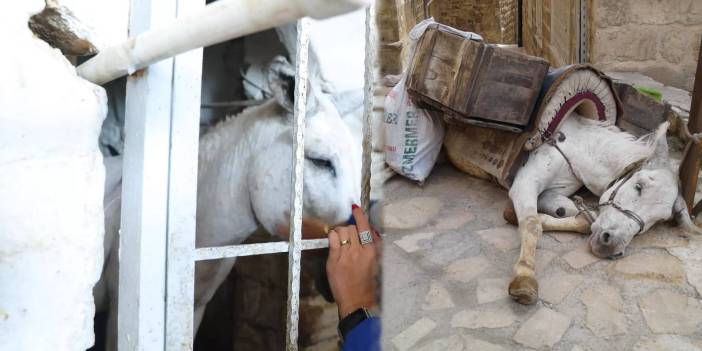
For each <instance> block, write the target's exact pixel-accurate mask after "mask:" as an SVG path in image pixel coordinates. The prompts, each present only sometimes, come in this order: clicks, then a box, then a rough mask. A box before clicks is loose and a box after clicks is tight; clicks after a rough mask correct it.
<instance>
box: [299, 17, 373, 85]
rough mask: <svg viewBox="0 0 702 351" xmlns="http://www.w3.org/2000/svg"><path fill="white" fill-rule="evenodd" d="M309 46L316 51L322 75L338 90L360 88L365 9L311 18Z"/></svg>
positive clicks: (363, 68) (364, 41)
mask: <svg viewBox="0 0 702 351" xmlns="http://www.w3.org/2000/svg"><path fill="white" fill-rule="evenodd" d="M310 45H311V46H313V47H314V50H315V51H316V55H317V57H318V59H319V66H320V68H321V71H322V76H324V78H326V79H327V80H329V81H330V82H332V84H334V87H335V88H336V90H337V91H340V92H341V91H347V90H356V89H363V82H364V80H363V73H364V71H365V58H366V54H365V50H366V12H365V9H360V10H356V11H354V12H349V13H347V14H344V15H340V16H336V17H332V18H329V19H325V20H313V21H312V26H311V28H310Z"/></svg>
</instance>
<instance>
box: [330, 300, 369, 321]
mask: <svg viewBox="0 0 702 351" xmlns="http://www.w3.org/2000/svg"><path fill="white" fill-rule="evenodd" d="M337 306H338V311H339V319H343V318H344V317H346V316H348V315H349V314H351V313H353V312H354V311H356V310H358V309H359V308H365V309H367V310H370V309H373V308H375V307H376V304H375V301H373V300H368V301H366V302H360V301H359V302H354V303H339V304H338V305H337Z"/></svg>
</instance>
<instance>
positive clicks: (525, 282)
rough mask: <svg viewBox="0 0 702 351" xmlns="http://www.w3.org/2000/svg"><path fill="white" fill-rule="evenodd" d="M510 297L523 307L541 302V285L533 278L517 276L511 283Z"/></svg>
mask: <svg viewBox="0 0 702 351" xmlns="http://www.w3.org/2000/svg"><path fill="white" fill-rule="evenodd" d="M509 296H512V298H513V299H515V300H517V302H519V303H521V304H522V305H533V304H535V303H536V301H538V300H539V283H538V282H537V281H536V279H534V278H533V277H529V276H516V277H514V279H512V282H511V283H509Z"/></svg>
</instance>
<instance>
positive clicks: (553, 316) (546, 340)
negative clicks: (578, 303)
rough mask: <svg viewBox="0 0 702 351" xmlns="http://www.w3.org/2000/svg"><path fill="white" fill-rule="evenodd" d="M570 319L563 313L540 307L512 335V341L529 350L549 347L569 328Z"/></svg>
mask: <svg viewBox="0 0 702 351" xmlns="http://www.w3.org/2000/svg"><path fill="white" fill-rule="evenodd" d="M570 323H571V318H570V317H569V316H567V315H565V314H563V313H559V312H556V311H554V310H552V309H549V308H546V307H541V308H539V310H538V311H536V313H534V315H533V316H531V318H529V319H528V320H527V321H526V322H524V324H522V326H521V328H519V330H517V333H516V334H514V341H516V342H518V343H520V344H522V345H524V346H528V347H531V348H535V349H538V348H542V347H544V346H547V347H551V346H553V345H554V344H555V343H557V342H558V341H559V340H561V337H562V336H563V334H564V333H565V332H566V330H568V328H569V327H570Z"/></svg>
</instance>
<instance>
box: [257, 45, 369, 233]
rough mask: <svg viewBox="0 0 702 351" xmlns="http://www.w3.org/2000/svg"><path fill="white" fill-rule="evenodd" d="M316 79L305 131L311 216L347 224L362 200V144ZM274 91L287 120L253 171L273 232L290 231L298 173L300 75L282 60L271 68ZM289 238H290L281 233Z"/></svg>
mask: <svg viewBox="0 0 702 351" xmlns="http://www.w3.org/2000/svg"><path fill="white" fill-rule="evenodd" d="M315 82H316V80H314V79H310V80H309V86H308V98H307V99H308V103H307V114H306V123H305V131H304V140H305V141H304V144H305V148H304V149H305V155H304V157H305V161H304V186H303V188H304V190H303V202H304V213H303V215H304V216H305V217H308V216H309V217H315V218H319V219H321V220H323V221H325V222H327V223H329V224H335V223H340V222H343V221H345V220H346V219H347V218H348V217H349V216H350V215H351V205H352V204H354V203H358V201H359V199H360V195H361V185H360V184H361V145H360V144H359V143H358V142H356V140H355V139H354V138H353V136H352V135H351V132H350V130H349V128H348V127H347V126H346V124H345V123H344V121H343V120H342V118H341V117H340V116H339V113H338V111H337V109H336V108H335V107H334V105H333V103H332V100H331V96H330V95H328V94H325V93H323V92H322V89H320V88H319V87H318V86H316V85H315ZM269 86H270V88H271V90H272V92H273V96H274V99H275V100H276V101H277V103H278V105H279V106H280V108H281V114H282V115H284V116H285V118H282V119H281V120H280V121H279V123H283V124H284V125H285V127H284V128H281V129H279V132H278V134H277V135H275V136H274V139H276V140H271V141H270V142H268V143H266V145H265V146H264V147H265V149H266V150H259V156H263V155H264V154H265V155H269V157H256V158H255V161H254V163H253V165H252V167H253V169H252V170H251V172H249V175H250V179H249V183H250V184H251V185H252V187H251V189H252V194H251V198H252V199H251V200H252V207H253V210H254V212H255V213H256V217H257V219H258V220H259V221H260V222H261V224H262V225H263V226H264V227H265V228H266V230H268V231H269V232H270V233H275V232H277V230H276V228H280V226H281V225H282V226H283V227H287V223H288V221H289V217H288V214H289V213H290V208H291V203H290V193H291V192H290V189H291V185H292V184H291V183H292V182H291V171H292V161H291V157H292V149H291V146H292V140H293V133H292V128H291V126H292V116H293V107H294V88H295V71H294V69H293V67H292V66H291V65H290V64H289V63H288V62H287V60H285V59H284V58H282V57H280V56H279V57H276V58H275V59H274V60H273V62H272V63H271V66H270V69H269ZM278 234H281V235H285V233H278Z"/></svg>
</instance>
